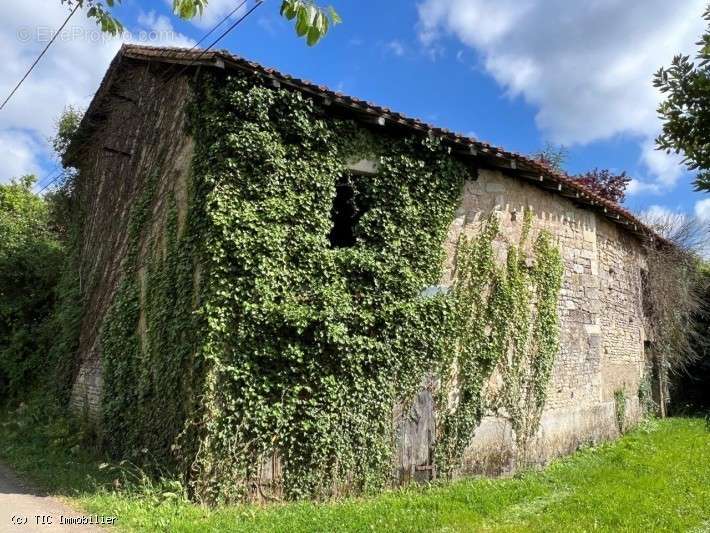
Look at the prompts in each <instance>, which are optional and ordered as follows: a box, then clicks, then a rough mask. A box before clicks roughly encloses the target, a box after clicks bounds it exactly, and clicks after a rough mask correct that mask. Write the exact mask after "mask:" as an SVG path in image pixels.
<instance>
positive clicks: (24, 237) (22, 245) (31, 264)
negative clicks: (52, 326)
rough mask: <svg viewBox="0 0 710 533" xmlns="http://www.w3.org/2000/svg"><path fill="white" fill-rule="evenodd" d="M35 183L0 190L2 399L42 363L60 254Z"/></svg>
mask: <svg viewBox="0 0 710 533" xmlns="http://www.w3.org/2000/svg"><path fill="white" fill-rule="evenodd" d="M35 182H36V178H35V176H24V177H22V178H20V179H18V180H12V181H11V182H10V183H9V184H5V185H0V399H3V398H4V397H7V396H11V395H14V394H16V393H19V392H20V391H21V390H22V389H23V388H25V387H27V386H28V385H30V384H31V382H32V380H33V379H34V377H35V376H36V370H37V369H38V368H43V367H44V366H45V364H46V361H45V360H43V358H44V357H46V353H47V350H46V348H47V346H48V344H49V343H48V342H46V341H47V340H48V335H47V333H46V320H47V318H48V317H49V315H50V313H51V311H52V309H53V305H54V299H55V287H56V284H57V281H58V278H59V272H60V269H61V264H62V258H63V251H62V245H61V243H60V241H59V239H58V238H57V236H56V234H55V233H54V231H53V229H52V227H51V223H50V219H51V216H50V210H49V207H48V202H47V201H46V200H45V199H44V198H42V197H40V196H38V195H36V194H35V193H34V192H33V191H32V187H33V186H34V184H35Z"/></svg>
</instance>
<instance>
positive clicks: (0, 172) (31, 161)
mask: <svg viewBox="0 0 710 533" xmlns="http://www.w3.org/2000/svg"><path fill="white" fill-rule="evenodd" d="M41 150H42V146H41V145H40V144H39V143H38V142H37V140H36V139H34V138H33V137H32V136H31V135H29V134H27V133H24V132H21V131H16V130H5V131H0V154H2V158H0V183H5V182H7V181H10V179H11V178H17V177H20V176H23V175H25V174H38V173H39V172H40V164H39V162H38V161H37V155H36V154H37V153H38V152H40V151H41Z"/></svg>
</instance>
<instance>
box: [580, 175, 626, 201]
mask: <svg viewBox="0 0 710 533" xmlns="http://www.w3.org/2000/svg"><path fill="white" fill-rule="evenodd" d="M570 177H571V178H572V179H573V180H575V181H578V182H579V183H581V184H582V185H584V186H585V187H587V188H588V189H591V190H592V191H594V192H595V193H597V194H598V195H599V196H601V197H602V198H606V199H607V200H611V201H612V202H614V203H617V204H618V203H621V202H623V201H624V197H625V196H626V187H628V185H629V182H630V181H631V178H630V177H629V176H628V175H627V174H626V172H622V173H621V174H615V173H613V172H611V171H610V170H608V169H598V168H595V169H594V170H590V171H589V172H585V173H584V174H577V175H576V176H570Z"/></svg>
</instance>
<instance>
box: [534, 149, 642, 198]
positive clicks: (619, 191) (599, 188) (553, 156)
mask: <svg viewBox="0 0 710 533" xmlns="http://www.w3.org/2000/svg"><path fill="white" fill-rule="evenodd" d="M532 158H533V160H535V161H536V162H538V163H540V164H541V165H543V166H544V167H547V168H548V169H550V170H551V171H552V172H557V173H558V174H562V175H563V176H565V177H567V178H570V179H573V180H575V181H577V182H579V183H581V184H582V185H584V186H585V187H587V188H588V189H591V190H592V191H593V192H595V193H596V194H598V195H599V196H601V197H602V198H606V199H607V200H611V201H612V202H614V203H617V204H618V203H621V202H623V201H624V197H625V196H626V187H628V185H629V183H630V182H631V177H629V176H628V175H627V174H626V172H621V173H620V174H615V173H613V172H612V171H611V170H608V169H599V168H595V169H594V170H590V171H588V172H583V173H582V174H576V175H570V174H568V173H567V171H566V170H565V169H564V164H565V162H566V160H567V149H566V148H565V147H564V146H555V145H554V144H550V143H547V144H546V145H545V147H544V148H543V149H542V150H539V151H538V152H535V153H534V154H532Z"/></svg>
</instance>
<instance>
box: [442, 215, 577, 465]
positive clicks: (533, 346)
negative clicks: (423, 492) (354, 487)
mask: <svg viewBox="0 0 710 533" xmlns="http://www.w3.org/2000/svg"><path fill="white" fill-rule="evenodd" d="M531 224H532V211H530V210H526V211H525V214H524V220H523V227H522V231H521V237H520V242H519V244H518V245H517V246H516V245H512V244H509V245H508V250H507V258H506V262H505V264H504V265H502V266H500V265H498V264H497V262H496V260H495V250H494V241H495V240H496V239H498V238H500V236H501V235H500V228H499V222H498V218H497V217H496V214H495V213H494V214H492V215H491V216H489V217H488V218H487V219H486V220H485V221H484V223H483V227H482V229H481V231H480V232H479V233H478V235H477V236H476V237H475V238H474V239H468V238H466V237H465V236H463V237H462V238H461V240H460V242H459V245H458V250H457V264H456V272H455V280H454V284H453V290H452V293H451V296H452V298H453V301H454V323H453V327H452V328H451V332H452V337H451V338H452V340H453V346H452V347H451V349H450V350H449V351H448V358H445V359H444V360H443V363H444V364H443V366H442V369H441V371H440V372H441V373H440V375H441V376H442V386H441V388H440V392H439V410H440V413H441V414H440V426H441V429H440V431H439V434H440V436H439V441H438V443H437V449H436V452H437V454H436V457H437V461H438V463H439V468H440V470H442V471H443V472H450V471H451V470H452V469H454V468H456V466H457V465H458V464H459V463H460V461H461V459H462V456H463V453H464V450H465V448H466V447H467V446H468V445H469V444H470V442H471V438H472V436H473V434H474V430H475V428H476V427H477V426H478V425H479V424H480V422H481V418H482V417H483V415H484V414H485V412H486V411H487V410H489V409H491V410H495V411H498V412H499V414H502V415H503V416H505V417H506V418H508V419H509V420H510V423H511V426H512V428H513V431H514V434H515V437H516V441H517V444H518V448H519V450H521V451H523V450H525V448H526V444H527V441H528V440H529V438H530V437H531V436H532V435H534V433H535V432H536V431H537V429H538V426H539V421H540V416H541V414H542V410H543V408H544V405H545V400H546V397H547V387H548V383H549V380H550V376H551V372H552V367H553V364H554V361H555V356H556V354H557V352H558V348H559V346H558V336H559V320H558V315H557V302H558V297H559V291H560V287H561V283H562V274H563V263H562V259H561V257H560V254H559V251H558V249H557V248H556V247H555V246H553V245H552V242H551V236H550V234H549V233H548V232H546V231H542V232H541V233H540V235H539V236H538V238H537V240H536V242H535V244H534V247H533V258H534V259H533V264H532V265H531V266H528V264H527V261H526V257H527V255H526V253H525V247H526V242H527V239H528V236H529V233H530V228H531ZM496 369H498V370H499V371H500V373H501V377H502V381H503V384H502V386H501V387H500V389H499V390H497V391H496V393H495V395H494V396H495V397H494V398H493V399H491V401H490V402H486V397H487V396H488V394H487V392H486V390H485V389H486V385H487V384H488V383H489V381H490V378H491V376H492V374H493V372H494V371H495V370H496Z"/></svg>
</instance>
